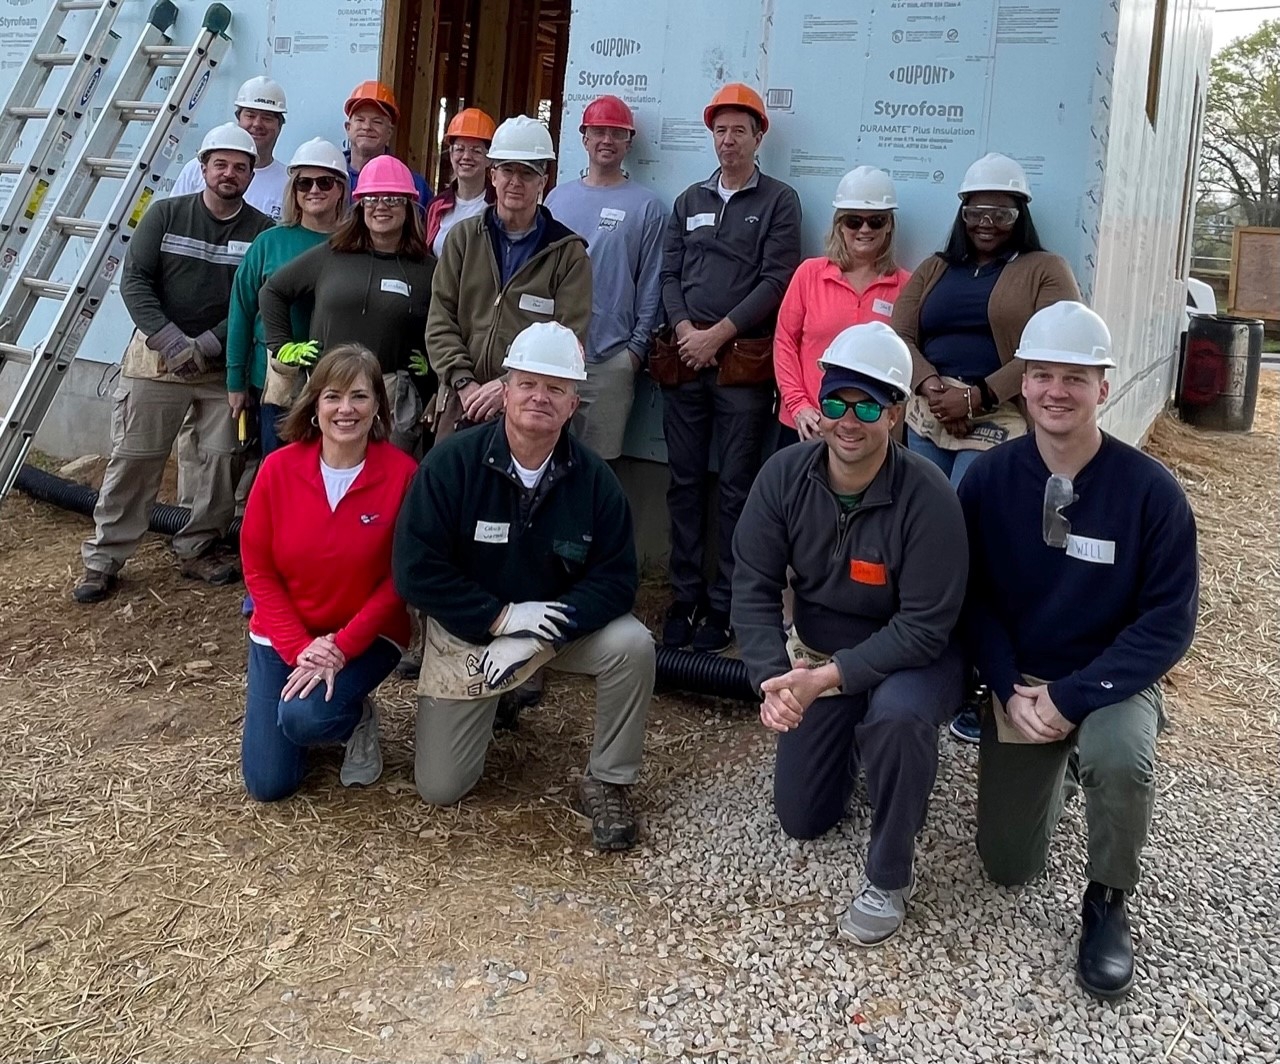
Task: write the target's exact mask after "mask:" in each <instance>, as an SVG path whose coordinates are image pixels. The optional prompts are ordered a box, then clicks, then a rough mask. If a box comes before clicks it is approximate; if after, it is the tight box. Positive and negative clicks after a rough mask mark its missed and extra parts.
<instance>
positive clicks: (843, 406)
mask: <svg viewBox="0 0 1280 1064" xmlns="http://www.w3.org/2000/svg"><path fill="white" fill-rule="evenodd" d="M818 406H819V408H820V409H821V410H822V416H823V417H828V418H830V419H831V420H832V421H839V420H840V419H841V418H842V417H844V415H845V412H846V411H849V410H852V411H853V416H854V417H856V418H857V419H858V420H859V421H861V422H864V423H865V424H868V425H870V424H873V423H874V422H877V421H879V420H880V415H881V414H883V413H884V407H882V406H881V405H880V404H879V403H877V402H876V401H875V400H874V399H859V400H858V401H857V402H856V403H849V402H846V401H845V400H843V399H841V398H840V397H839V396H838V395H829V396H827V398H825V399H823V400H822V401H821V402H819V403H818Z"/></svg>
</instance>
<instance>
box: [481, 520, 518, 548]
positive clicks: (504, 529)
mask: <svg viewBox="0 0 1280 1064" xmlns="http://www.w3.org/2000/svg"><path fill="white" fill-rule="evenodd" d="M510 538H511V525H510V524H509V523H508V522H505V521H477V522H476V542H477V543H506V542H507V540H508V539H510Z"/></svg>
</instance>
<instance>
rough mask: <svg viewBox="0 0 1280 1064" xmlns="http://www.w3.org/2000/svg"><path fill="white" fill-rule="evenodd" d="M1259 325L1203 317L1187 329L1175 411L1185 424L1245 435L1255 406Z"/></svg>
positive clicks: (1195, 318)
mask: <svg viewBox="0 0 1280 1064" xmlns="http://www.w3.org/2000/svg"><path fill="white" fill-rule="evenodd" d="M1261 368H1262V322H1260V321H1259V320H1258V319H1257V318H1228V317H1225V316H1223V315H1217V314H1205V315H1196V316H1193V317H1192V318H1191V323H1190V325H1188V326H1187V350H1186V353H1185V354H1184V355H1183V359H1182V378H1181V380H1179V381H1178V413H1179V415H1180V416H1181V417H1182V420H1183V421H1185V422H1186V423H1187V424H1188V425H1195V426H1196V427H1197V428H1202V429H1223V430H1225V431H1227V432H1248V431H1249V430H1250V429H1251V428H1253V412H1254V408H1255V407H1256V406H1257V405H1258V373H1259V371H1260V370H1261Z"/></svg>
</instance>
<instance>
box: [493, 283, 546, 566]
mask: <svg viewBox="0 0 1280 1064" xmlns="http://www.w3.org/2000/svg"><path fill="white" fill-rule="evenodd" d="M520 309H521V310H531V311H533V312H534V313H535V314H554V313H555V312H556V301H555V300H554V299H543V297H542V296H531V295H530V294H529V293H528V292H526V293H525V294H524V295H522V296H521V297H520ZM503 542H504V543H505V542H506V540H503Z"/></svg>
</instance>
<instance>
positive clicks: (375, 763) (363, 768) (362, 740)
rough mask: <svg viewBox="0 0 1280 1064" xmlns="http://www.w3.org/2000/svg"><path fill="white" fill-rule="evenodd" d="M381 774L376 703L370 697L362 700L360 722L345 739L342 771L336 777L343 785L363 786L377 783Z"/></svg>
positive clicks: (380, 746) (380, 748)
mask: <svg viewBox="0 0 1280 1064" xmlns="http://www.w3.org/2000/svg"><path fill="white" fill-rule="evenodd" d="M381 775H382V745H381V744H380V743H379V742H378V704H377V703H376V702H375V701H374V700H373V699H372V698H366V699H365V700H364V714H363V715H362V716H361V717H360V723H359V724H357V725H356V730H355V731H353V732H352V733H351V738H350V739H348V740H347V752H346V755H345V756H344V757H343V759H342V771H341V772H340V773H339V774H338V778H339V779H340V780H341V781H342V785H343V786H344V787H354V786H355V785H356V784H360V785H361V786H363V787H367V786H369V784H371V783H377V782H378V777H379V776H381Z"/></svg>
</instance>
